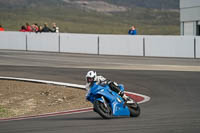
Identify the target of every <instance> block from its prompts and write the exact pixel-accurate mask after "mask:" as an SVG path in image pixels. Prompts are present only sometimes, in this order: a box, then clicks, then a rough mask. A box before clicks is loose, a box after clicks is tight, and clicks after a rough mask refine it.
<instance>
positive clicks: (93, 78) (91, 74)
mask: <svg viewBox="0 0 200 133" xmlns="http://www.w3.org/2000/svg"><path fill="white" fill-rule="evenodd" d="M85 78H86V90H87V91H89V89H90V87H91V85H92V84H93V83H94V82H96V83H97V84H98V85H105V84H108V85H109V87H110V89H111V90H112V91H114V92H116V93H118V94H119V95H120V96H121V97H122V98H123V99H124V100H125V101H127V102H128V101H129V97H127V96H126V95H125V93H124V92H123V91H121V90H120V88H119V86H118V84H117V83H116V82H113V81H111V80H108V79H106V78H105V77H103V76H97V73H96V72H95V71H88V73H87V74H86V76H85Z"/></svg>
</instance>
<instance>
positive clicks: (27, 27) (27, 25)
mask: <svg viewBox="0 0 200 133" xmlns="http://www.w3.org/2000/svg"><path fill="white" fill-rule="evenodd" d="M26 31H28V32H32V28H31V26H30V25H29V23H26Z"/></svg>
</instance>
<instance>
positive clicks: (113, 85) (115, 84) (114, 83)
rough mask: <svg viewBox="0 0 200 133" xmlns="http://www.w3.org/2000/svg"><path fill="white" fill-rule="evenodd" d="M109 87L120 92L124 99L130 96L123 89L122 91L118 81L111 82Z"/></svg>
mask: <svg viewBox="0 0 200 133" xmlns="http://www.w3.org/2000/svg"><path fill="white" fill-rule="evenodd" d="M109 87H110V89H111V90H112V91H114V92H116V93H118V94H119V95H120V96H121V97H122V98H123V99H125V100H128V97H127V96H126V94H125V93H124V92H123V91H121V89H120V88H119V86H118V84H117V83H116V82H110V83H109Z"/></svg>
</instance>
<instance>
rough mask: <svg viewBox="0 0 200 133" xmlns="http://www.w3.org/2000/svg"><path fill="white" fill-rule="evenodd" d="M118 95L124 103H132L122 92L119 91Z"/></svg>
mask: <svg viewBox="0 0 200 133" xmlns="http://www.w3.org/2000/svg"><path fill="white" fill-rule="evenodd" d="M119 95H120V96H121V97H122V98H123V99H124V100H125V101H126V103H128V104H130V103H133V100H132V99H130V98H129V97H128V96H127V95H126V94H125V93H124V92H122V91H120V92H119Z"/></svg>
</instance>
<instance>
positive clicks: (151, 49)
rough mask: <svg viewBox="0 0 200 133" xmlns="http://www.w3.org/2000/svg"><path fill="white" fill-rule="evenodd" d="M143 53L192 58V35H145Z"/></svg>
mask: <svg viewBox="0 0 200 133" xmlns="http://www.w3.org/2000/svg"><path fill="white" fill-rule="evenodd" d="M145 55H146V56H155V57H186V58H194V37H186V36H146V37H145Z"/></svg>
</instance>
